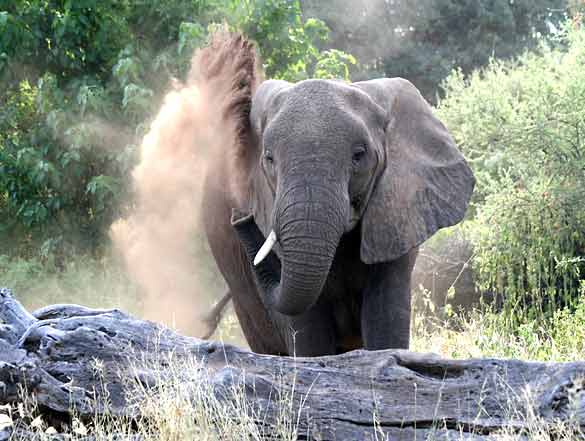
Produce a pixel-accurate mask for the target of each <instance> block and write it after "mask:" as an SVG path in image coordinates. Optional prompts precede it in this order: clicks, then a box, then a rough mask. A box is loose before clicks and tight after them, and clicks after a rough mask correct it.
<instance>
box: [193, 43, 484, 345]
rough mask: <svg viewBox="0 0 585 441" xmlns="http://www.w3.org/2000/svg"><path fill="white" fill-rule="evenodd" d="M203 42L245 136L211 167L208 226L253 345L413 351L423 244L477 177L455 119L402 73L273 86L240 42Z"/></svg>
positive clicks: (210, 70)
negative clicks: (446, 121)
mask: <svg viewBox="0 0 585 441" xmlns="http://www.w3.org/2000/svg"><path fill="white" fill-rule="evenodd" d="M205 50H206V51H207V52H206V53H204V54H203V57H202V60H203V63H202V64H203V65H204V66H205V68H204V69H203V73H202V75H203V77H205V76H206V75H207V77H208V79H210V78H212V77H214V76H218V75H224V76H225V74H226V72H228V73H229V74H230V76H231V78H230V81H231V84H232V92H231V96H230V97H229V98H228V99H226V105H225V113H224V118H226V120H229V121H232V122H233V123H234V124H235V125H236V130H237V133H238V136H237V139H236V140H234V142H233V145H229V146H226V148H225V151H223V152H218V154H217V158H216V160H215V161H214V163H213V164H212V166H211V169H210V172H209V173H208V177H207V180H206V184H205V190H204V209H205V213H206V216H207V218H208V219H209V221H208V222H206V233H207V237H208V241H209V244H210V248H211V250H212V253H213V255H214V257H215V260H216V262H217V265H218V267H219V269H220V271H221V273H222V275H223V277H224V278H225V280H226V282H227V285H228V286H229V290H230V295H231V298H232V300H233V304H234V308H235V312H236V314H237V317H238V320H239V322H240V324H241V327H242V330H243V332H244V334H245V336H246V339H247V340H248V342H249V344H250V347H251V349H252V350H253V351H255V352H261V353H268V354H281V355H293V354H296V355H298V356H318V355H327V354H338V353H342V352H345V351H349V350H352V349H357V348H362V347H363V348H366V349H370V350H374V349H386V348H408V345H409V328H410V279H411V273H412V268H413V265H414V262H415V258H416V254H417V247H418V245H419V244H421V243H422V242H423V241H425V240H426V239H427V238H429V237H430V236H431V235H432V234H434V233H435V232H436V231H437V230H438V229H439V228H442V227H446V226H450V225H453V224H455V223H457V222H459V221H460V220H461V219H462V218H463V216H464V213H465V210H466V207H467V204H468V201H469V198H470V196H471V193H472V191H473V187H474V182H475V180H474V177H473V174H472V172H471V170H470V169H469V167H468V165H467V163H466V162H465V160H464V158H463V156H462V155H461V153H460V152H459V151H458V150H457V148H456V146H455V144H454V142H453V139H452V138H451V136H450V135H449V133H448V132H447V130H446V129H445V127H444V126H443V124H442V123H441V122H440V121H439V120H438V119H437V118H436V117H435V116H434V115H433V112H432V109H431V107H430V106H429V105H428V104H427V102H426V101H425V100H424V99H423V98H422V97H421V95H420V93H419V92H418V90H417V89H416V88H415V87H414V86H413V85H412V84H411V83H409V82H408V81H406V80H404V79H400V78H392V79H389V78H384V79H376V80H371V81H363V82H357V83H352V84H348V83H345V82H341V81H332V80H306V81H301V82H299V83H296V84H292V83H289V82H286V81H277V80H267V81H263V82H261V81H260V79H259V74H258V72H257V71H256V70H255V65H256V64H257V63H256V59H255V52H254V49H253V46H252V45H251V44H250V43H249V42H247V41H246V40H244V39H243V38H242V37H240V36H237V35H236V36H226V37H224V39H223V40H222V39H216V40H215V42H214V43H213V44H212V45H211V46H210V47H209V48H207V49H205ZM226 66H227V67H226ZM230 66H231V68H232V70H231V71H230V69H229V67H230Z"/></svg>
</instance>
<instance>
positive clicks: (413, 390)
mask: <svg viewBox="0 0 585 441" xmlns="http://www.w3.org/2000/svg"><path fill="white" fill-rule="evenodd" d="M0 323H2V324H0V405H5V404H9V405H16V403H18V402H19V401H20V400H22V399H23V394H24V395H25V397H34V399H35V400H36V403H37V408H38V409H39V412H41V413H44V414H47V418H50V419H52V421H59V420H62V421H66V420H67V419H68V418H71V415H72V413H73V412H75V415H76V418H79V420H80V421H85V422H87V423H88V424H91V421H92V419H94V418H96V416H99V415H100V414H102V413H105V412H106V411H107V412H108V415H110V416H111V417H112V418H129V419H132V418H136V419H138V418H140V417H141V415H140V414H141V405H140V403H139V402H137V401H136V400H135V398H132V394H129V391H130V389H131V388H134V389H135V388H136V386H137V385H139V386H140V387H141V388H143V390H147V391H150V392H151V393H152V394H156V393H157V391H158V390H159V388H160V387H161V384H162V383H164V381H166V380H168V378H166V377H167V375H168V376H170V375H171V372H170V371H171V369H170V368H168V366H169V362H170V361H169V360H172V361H173V362H179V363H180V362H182V361H185V360H191V361H193V362H194V363H195V364H190V366H197V367H196V368H191V369H183V371H182V374H180V375H184V376H185V377H184V381H185V384H187V383H188V382H193V381H197V382H205V383H206V385H207V386H208V390H209V391H211V392H210V393H211V395H212V398H213V399H214V400H217V401H218V402H225V403H229V402H230V401H233V400H234V399H235V395H234V394H235V393H236V392H237V393H240V394H242V396H243V397H244V398H245V400H246V402H247V403H248V404H247V405H248V406H249V408H250V409H252V410H253V415H254V424H256V425H257V426H258V427H259V433H261V434H262V436H263V437H264V438H266V439H269V438H271V437H272V438H278V434H277V433H276V432H275V430H276V429H275V427H276V426H277V425H278V424H279V419H282V404H283V400H286V403H287V408H288V410H289V411H290V412H291V413H292V415H293V416H294V424H295V427H294V428H295V430H296V434H297V437H298V439H318V440H350V439H351V440H354V439H355V440H358V439H359V440H362V439H375V440H378V439H392V440H394V439H404V440H412V439H429V438H432V439H473V440H482V439H492V437H493V436H494V434H496V433H500V432H501V431H502V430H504V431H507V432H508V433H516V434H518V435H519V436H520V437H523V434H526V433H527V431H529V430H530V427H529V426H530V424H532V423H533V422H534V421H536V420H537V421H539V424H542V425H545V426H550V427H551V428H553V427H558V425H559V424H571V425H572V426H573V427H575V428H577V429H579V428H580V427H581V426H582V425H584V424H585V394H584V392H583V388H584V386H583V385H584V384H585V381H584V379H585V362H574V363H537V362H525V361H517V360H499V359H473V360H448V359H444V358H441V357H439V356H437V355H433V354H419V353H414V352H408V351H401V350H385V351H374V352H369V351H364V350H358V351H353V352H349V353H347V354H343V355H339V356H327V357H317V358H294V357H276V356H268V355H258V354H254V353H252V352H249V351H246V350H242V349H239V348H237V347H234V346H230V345H227V344H221V343H218V342H212V341H204V340H200V339H197V338H192V337H186V336H182V335H179V334H177V333H175V332H173V331H172V330H170V329H167V328H165V327H163V326H161V325H159V324H156V323H152V322H149V321H143V320H139V319H136V318H133V317H131V316H130V315H128V314H126V313H124V312H122V311H119V310H94V309H89V308H85V307H82V306H78V305H52V306H48V307H45V308H42V309H40V310H37V311H35V312H33V313H32V314H30V313H28V312H27V311H26V310H25V309H24V308H23V307H22V305H21V304H20V303H19V302H18V301H17V300H16V299H15V298H14V297H13V295H12V293H11V292H10V290H8V289H1V290H0ZM194 370H201V372H204V374H201V375H199V376H193V372H192V371H194ZM173 375H176V370H175V374H173ZM105 402H107V403H108V404H107V409H106V408H105V405H104V403H105ZM0 409H1V408H0ZM231 417H233V418H238V415H237V414H234V415H231ZM531 421H532V423H531ZM55 424H56V423H55ZM55 424H54V425H55ZM26 430H27V429H26V428H25V427H22V426H18V425H13V426H10V427H5V428H4V430H2V428H1V426H0V440H3V439H8V438H9V437H10V436H11V435H10V434H11V433H12V436H13V438H14V436H16V435H15V434H17V435H18V436H20V437H23V438H26V437H27V436H28V435H27V433H29V432H27V431H26ZM13 432H14V433H13ZM29 434H30V433H29ZM30 436H31V438H32V435H30ZM54 436H55V438H54V439H62V438H59V435H54ZM49 439H50V438H49ZM87 439H93V438H87ZM119 439H142V438H140V437H134V438H132V437H131V435H126V437H121V438H119ZM152 439H157V438H152Z"/></svg>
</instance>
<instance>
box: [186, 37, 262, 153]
mask: <svg viewBox="0 0 585 441" xmlns="http://www.w3.org/2000/svg"><path fill="white" fill-rule="evenodd" d="M260 66H261V63H260V61H259V57H258V56H257V53H256V48H255V45H254V43H252V42H251V41H249V40H247V39H246V38H245V37H244V36H242V35H241V34H239V33H232V32H229V31H227V30H225V29H222V30H219V31H217V32H215V33H214V34H213V35H212V36H211V38H210V42H209V43H208V45H207V46H205V47H204V48H202V49H201V50H199V51H197V52H196V53H195V55H194V58H193V60H192V63H191V71H190V73H189V83H190V84H193V83H194V84H196V85H197V86H198V87H199V88H200V89H203V90H206V91H208V97H207V98H208V99H209V100H210V101H215V103H216V104H217V105H218V107H219V109H218V110H219V111H220V114H221V117H222V119H223V121H222V122H224V123H225V122H228V123H231V124H232V128H233V130H234V131H235V135H236V137H237V138H238V140H239V141H240V142H238V143H237V144H238V146H240V148H244V146H245V145H246V137H247V134H248V133H249V130H250V118H249V116H250V109H251V106H252V96H253V95H254V92H255V90H256V88H257V86H258V85H259V84H260V83H261V82H262V78H263V74H262V69H261V67H260Z"/></svg>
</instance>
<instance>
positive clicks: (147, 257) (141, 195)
mask: <svg viewBox="0 0 585 441" xmlns="http://www.w3.org/2000/svg"><path fill="white" fill-rule="evenodd" d="M199 62H200V57H199V56H198V54H196V55H195V56H194V57H193V60H192V69H191V73H190V74H189V80H188V81H187V83H186V84H182V83H179V82H177V81H175V84H174V90H171V91H170V92H169V93H168V94H167V95H166V97H165V98H164V101H163V104H162V107H161V109H160V111H159V113H158V115H157V116H156V118H155V119H154V121H153V122H152V125H151V126H150V130H149V131H148V133H147V135H146V136H145V137H144V139H143V141H142V144H141V152H140V154H141V158H140V162H139V164H138V165H137V166H136V168H135V169H134V170H133V172H132V180H133V185H134V193H135V201H134V210H133V212H132V213H131V215H130V216H129V217H127V218H126V219H120V220H118V221H117V222H116V223H114V224H113V225H112V228H111V237H112V240H113V243H114V246H115V248H116V249H117V250H118V251H119V253H120V254H121V256H122V258H123V260H124V262H125V265H126V268H127V271H128V273H129V275H130V277H131V278H132V279H133V281H134V282H135V283H136V284H138V286H139V287H140V289H141V291H142V299H143V316H144V318H146V319H149V320H154V321H157V322H161V323H164V324H166V325H168V326H172V327H174V328H176V329H178V330H179V331H181V332H182V333H186V334H191V335H195V336H200V335H202V334H204V333H205V331H206V326H204V324H203V321H202V319H201V316H202V315H204V313H205V312H206V311H207V310H208V308H209V298H210V296H209V293H208V292H205V291H206V288H205V285H206V283H204V281H203V278H204V277H205V276H204V275H203V274H202V271H203V270H201V268H200V265H201V263H202V260H205V261H206V262H203V263H205V264H207V270H208V271H209V261H210V259H211V257H210V256H207V255H206V256H198V255H197V254H196V251H195V248H196V247H195V246H194V245H195V238H196V237H197V236H198V235H199V237H201V234H202V231H201V222H200V220H201V219H200V214H201V213H200V203H201V193H202V185H203V181H204V177H205V173H206V169H207V167H208V165H209V162H210V161H211V158H212V156H213V154H214V153H215V152H217V151H219V149H221V148H226V147H229V143H228V142H226V141H228V140H229V139H235V135H232V134H233V130H232V128H231V127H229V124H227V123H225V122H224V123H222V122H221V121H222V119H221V118H220V117H219V115H220V114H221V104H222V98H223V97H222V95H225V93H226V91H227V89H226V87H218V86H219V85H218V82H217V81H216V82H215V83H213V84H211V83H210V84H202V82H201V80H199V76H198V74H197V72H198V70H199V66H198V63H199ZM226 83H227V84H229V85H231V81H230V79H229V78H228V79H226ZM221 124H223V126H221Z"/></svg>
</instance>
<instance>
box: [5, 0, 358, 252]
mask: <svg viewBox="0 0 585 441" xmlns="http://www.w3.org/2000/svg"><path fill="white" fill-rule="evenodd" d="M223 22H227V23H228V25H229V26H230V27H231V28H232V29H234V30H242V31H243V32H245V33H246V34H247V35H248V36H250V37H251V38H253V39H256V40H257V41H258V44H259V47H260V51H261V54H262V57H263V59H264V62H265V69H266V71H267V74H268V76H270V77H276V78H286V79H290V80H298V79H303V78H307V77H310V76H319V77H323V78H332V77H339V78H344V79H348V75H349V69H348V65H349V64H352V63H355V60H354V59H353V58H352V57H351V56H349V55H347V54H345V53H343V52H340V51H323V52H322V51H320V50H319V49H318V47H317V44H318V43H319V42H321V41H323V40H324V39H325V38H326V37H327V34H328V29H327V27H326V26H325V25H324V23H323V22H321V21H319V20H316V19H309V20H306V21H304V20H303V19H302V18H301V10H300V5H299V2H298V1H288V0H286V1H285V0H249V1H245V2H239V1H235V0H224V1H220V0H198V1H192V0H189V1H187V0H160V1H156V2H138V3H136V2H131V1H129V0H123V1H118V0H106V1H101V0H82V1H56V0H28V1H23V0H19V1H15V2H9V3H7V2H4V3H1V4H0V81H1V84H2V88H1V89H0V101H2V103H3V105H2V107H1V108H0V243H2V244H3V245H4V246H5V247H6V249H7V250H9V251H10V252H11V254H13V255H25V256H31V255H38V254H39V252H43V253H47V255H48V254H51V253H57V255H61V256H62V257H65V255H66V254H70V253H75V252H77V251H83V252H95V251H100V247H101V246H102V245H105V244H107V240H108V236H107V232H108V228H109V226H110V225H111V223H112V221H113V220H114V219H115V218H116V217H118V216H119V215H120V214H121V213H123V212H124V211H125V210H127V209H128V208H129V204H130V202H129V201H130V200H131V198H130V194H129V192H130V185H129V184H130V183H129V176H130V171H131V169H132V168H133V166H134V165H135V164H136V160H137V151H138V149H137V146H138V145H139V143H140V138H141V136H142V135H143V134H144V133H145V130H146V128H147V127H148V124H149V122H150V120H151V119H152V118H153V116H154V114H155V113H156V111H157V109H158V108H159V104H160V100H161V98H162V96H163V95H164V93H165V91H166V90H167V89H168V87H169V84H170V81H171V78H172V77H178V78H182V77H184V75H185V73H186V72H187V70H188V69H189V62H190V58H191V55H192V53H193V51H194V50H195V49H196V48H198V47H200V46H201V45H203V44H204V43H205V41H206V40H207V37H208V34H209V32H210V31H211V30H213V29H215V28H217V27H218V26H220V25H221V24H222V23H223ZM39 250H41V251H39Z"/></svg>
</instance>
